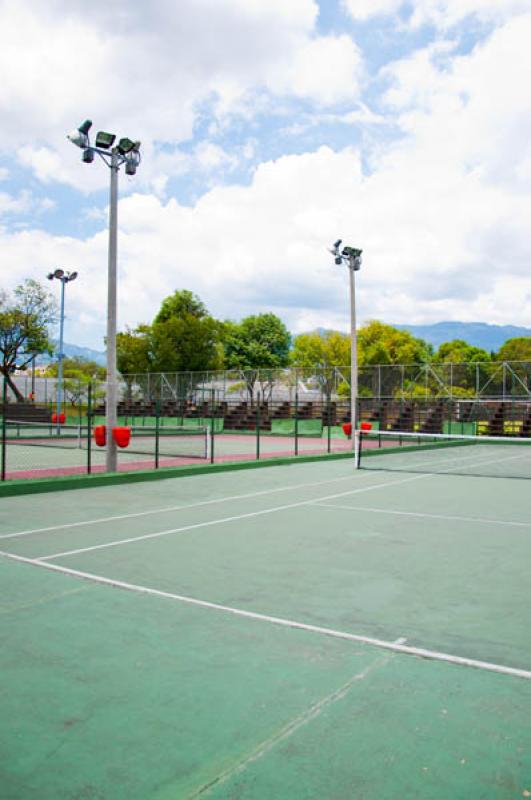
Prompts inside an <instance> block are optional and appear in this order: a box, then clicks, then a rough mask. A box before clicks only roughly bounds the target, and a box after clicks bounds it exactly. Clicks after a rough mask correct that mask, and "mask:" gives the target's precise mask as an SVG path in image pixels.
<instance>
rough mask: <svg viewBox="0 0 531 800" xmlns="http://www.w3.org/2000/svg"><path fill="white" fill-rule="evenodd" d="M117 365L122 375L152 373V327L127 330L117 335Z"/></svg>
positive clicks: (145, 326)
mask: <svg viewBox="0 0 531 800" xmlns="http://www.w3.org/2000/svg"><path fill="white" fill-rule="evenodd" d="M116 363H117V366H118V370H119V372H121V373H122V375H129V374H131V373H139V372H141V373H144V372H150V371H151V364H152V357H151V326H150V325H139V326H138V327H137V328H134V329H131V328H127V329H126V331H125V333H118V334H117V335H116Z"/></svg>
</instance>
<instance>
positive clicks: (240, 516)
mask: <svg viewBox="0 0 531 800" xmlns="http://www.w3.org/2000/svg"><path fill="white" fill-rule="evenodd" d="M511 458H513V456H510V457H508V458H507V459H501V460H506V461H508V460H510V459H511ZM499 460H500V459H496V462H498V461H499ZM480 463H483V464H484V463H490V462H485V461H482V462H480ZM449 469H452V467H449ZM432 477H435V475H434V473H431V472H426V473H423V474H421V475H418V474H415V475H411V476H410V477H408V478H404V479H402V480H399V481H386V482H385V483H376V484H371V485H370V486H364V487H362V488H359V489H350V490H349V491H347V492H339V493H337V494H333V495H328V496H326V497H321V498H316V499H314V500H302V501H298V502H296V503H288V504H286V505H283V506H277V507H275V508H266V509H262V510H261V511H251V512H249V513H247V514H238V515H236V516H231V517H225V518H223V519H218V520H211V521H210V522H199V523H196V524H193V525H186V526H183V527H179V528H170V529H169V530H166V531H158V532H156V533H148V534H145V535H143V536H133V537H129V538H127V539H119V540H116V541H113V542H107V543H103V544H96V545H91V546H90V547H81V548H78V549H75V550H67V551H64V552H61V553H53V554H52V555H48V556H46V555H43V556H38V558H39V560H41V561H44V560H48V559H50V560H51V559H53V558H61V557H62V556H72V555H78V554H80V553H88V552H91V551H92V550H103V549H105V548H107V547H117V546H118V545H122V544H131V543H133V542H139V541H144V540H146V539H156V538H158V537H160V536H169V535H170V534H174V533H184V532H186V531H189V530H194V529H196V528H203V527H205V528H206V527H210V526H212V525H219V524H221V523H224V522H235V521H236V520H239V519H247V518H250V517H257V516H262V515H263V514H272V513H275V512H277V511H284V510H286V509H289V508H298V507H300V506H305V505H311V504H312V503H316V502H320V501H322V500H334V499H335V498H336V497H345V496H347V495H352V494H360V493H363V492H370V491H371V490H372V489H382V488H387V487H388V486H398V485H400V484H402V483H409V482H411V481H417V480H422V479H423V478H432Z"/></svg>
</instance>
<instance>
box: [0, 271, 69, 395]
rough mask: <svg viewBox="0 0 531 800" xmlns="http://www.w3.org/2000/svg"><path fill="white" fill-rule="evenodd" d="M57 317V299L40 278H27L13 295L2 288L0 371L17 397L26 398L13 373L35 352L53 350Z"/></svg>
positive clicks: (0, 302) (21, 367)
mask: <svg viewBox="0 0 531 800" xmlns="http://www.w3.org/2000/svg"><path fill="white" fill-rule="evenodd" d="M56 319H57V305H56V302H55V299H54V297H53V295H51V294H50V293H49V292H47V291H46V289H44V287H43V286H41V284H40V283H38V282H37V281H34V280H30V279H28V280H26V281H25V282H24V283H23V284H21V285H19V286H17V287H16V289H15V290H14V291H13V294H12V296H11V297H10V296H9V294H8V293H7V292H5V291H2V292H0V371H1V372H2V374H3V375H4V377H5V379H6V381H7V383H8V385H9V387H10V389H11V390H12V392H13V393H14V395H15V396H16V398H17V400H20V401H22V400H23V399H24V398H23V396H22V394H21V392H20V391H19V390H18V389H17V387H16V386H15V384H14V383H13V381H12V380H11V377H10V375H11V374H12V373H13V372H14V371H15V370H16V369H24V368H25V367H27V366H28V364H29V363H30V362H31V360H32V358H33V356H34V355H36V354H39V353H51V352H52V351H53V346H52V343H51V341H50V337H49V331H48V328H49V326H50V325H52V324H53V323H54V322H55V321H56Z"/></svg>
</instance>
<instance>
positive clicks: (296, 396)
mask: <svg viewBox="0 0 531 800" xmlns="http://www.w3.org/2000/svg"><path fill="white" fill-rule="evenodd" d="M295 455H296V456H298V455H299V387H298V386H296V388H295Z"/></svg>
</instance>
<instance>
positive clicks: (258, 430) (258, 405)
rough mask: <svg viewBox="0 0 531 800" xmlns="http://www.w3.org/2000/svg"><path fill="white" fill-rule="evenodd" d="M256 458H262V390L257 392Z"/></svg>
mask: <svg viewBox="0 0 531 800" xmlns="http://www.w3.org/2000/svg"><path fill="white" fill-rule="evenodd" d="M256 460H257V461H259V460H260V392H259V391H258V392H257V393H256Z"/></svg>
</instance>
